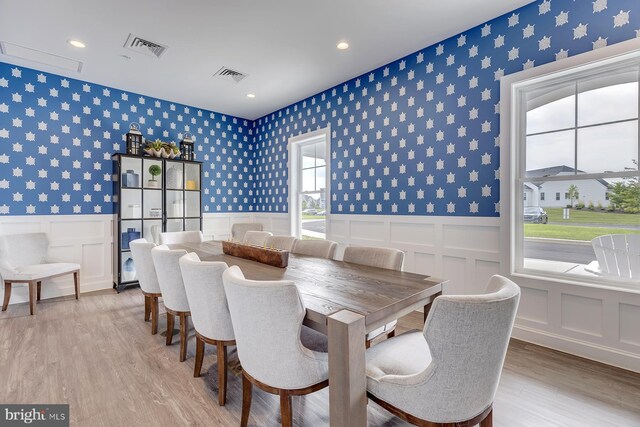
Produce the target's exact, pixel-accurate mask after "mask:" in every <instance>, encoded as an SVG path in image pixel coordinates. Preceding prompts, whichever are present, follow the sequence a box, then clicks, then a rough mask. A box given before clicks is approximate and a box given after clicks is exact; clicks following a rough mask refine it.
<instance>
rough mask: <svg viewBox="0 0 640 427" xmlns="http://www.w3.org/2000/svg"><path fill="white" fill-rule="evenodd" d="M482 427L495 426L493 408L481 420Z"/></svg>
mask: <svg viewBox="0 0 640 427" xmlns="http://www.w3.org/2000/svg"><path fill="white" fill-rule="evenodd" d="M480 427H493V409H492V410H491V411H489V413H488V414H487V416H486V417H485V419H484V420H482V421H480Z"/></svg>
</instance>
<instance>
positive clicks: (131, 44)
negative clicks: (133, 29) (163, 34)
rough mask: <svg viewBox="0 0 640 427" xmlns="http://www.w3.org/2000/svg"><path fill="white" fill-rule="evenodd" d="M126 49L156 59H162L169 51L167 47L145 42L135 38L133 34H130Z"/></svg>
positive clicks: (125, 45)
mask: <svg viewBox="0 0 640 427" xmlns="http://www.w3.org/2000/svg"><path fill="white" fill-rule="evenodd" d="M124 47H125V48H126V49H129V50H132V51H134V52H138V53H141V54H143V55H147V56H154V57H156V58H160V57H161V56H162V54H164V53H165V52H166V50H167V49H168V47H167V46H165V45H162V44H160V43H156V42H152V41H149V40H145V39H143V38H140V37H138V36H134V35H133V34H129V37H128V38H127V41H126V42H125V44H124Z"/></svg>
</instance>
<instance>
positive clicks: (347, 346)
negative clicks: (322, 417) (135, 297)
mask: <svg viewBox="0 0 640 427" xmlns="http://www.w3.org/2000/svg"><path fill="white" fill-rule="evenodd" d="M328 332H329V418H330V424H331V426H332V427H341V426H345V427H346V426H349V427H360V426H362V427H363V426H366V425H367V377H366V373H365V356H364V353H365V346H364V341H365V339H364V337H365V323H364V316H362V315H360V314H358V313H354V312H352V311H349V310H342V311H339V312H337V313H334V314H332V315H331V316H329V319H328Z"/></svg>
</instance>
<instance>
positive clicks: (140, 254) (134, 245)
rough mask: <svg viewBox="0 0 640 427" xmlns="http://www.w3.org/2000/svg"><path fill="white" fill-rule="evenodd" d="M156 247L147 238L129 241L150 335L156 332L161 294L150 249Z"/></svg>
mask: <svg viewBox="0 0 640 427" xmlns="http://www.w3.org/2000/svg"><path fill="white" fill-rule="evenodd" d="M155 247H156V244H155V243H153V242H147V239H136V240H133V241H131V242H129V248H130V249H131V256H132V257H133V263H134V264H135V266H136V271H137V272H138V282H139V283H140V290H141V291H142V295H144V321H145V322H148V321H149V319H151V335H155V334H157V333H158V298H160V297H161V296H162V291H161V290H160V284H159V283H158V275H157V274H156V268H155V266H154V265H153V258H152V257H151V250H152V249H153V248H155Z"/></svg>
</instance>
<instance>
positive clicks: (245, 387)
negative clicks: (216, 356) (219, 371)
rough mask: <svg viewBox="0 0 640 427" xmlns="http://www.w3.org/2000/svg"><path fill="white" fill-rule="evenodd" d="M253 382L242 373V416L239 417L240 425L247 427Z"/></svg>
mask: <svg viewBox="0 0 640 427" xmlns="http://www.w3.org/2000/svg"><path fill="white" fill-rule="evenodd" d="M252 391H253V384H251V381H249V379H248V378H247V377H245V376H244V374H243V375H242V417H241V419H240V427H247V424H248V423H249V412H251V394H252Z"/></svg>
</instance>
